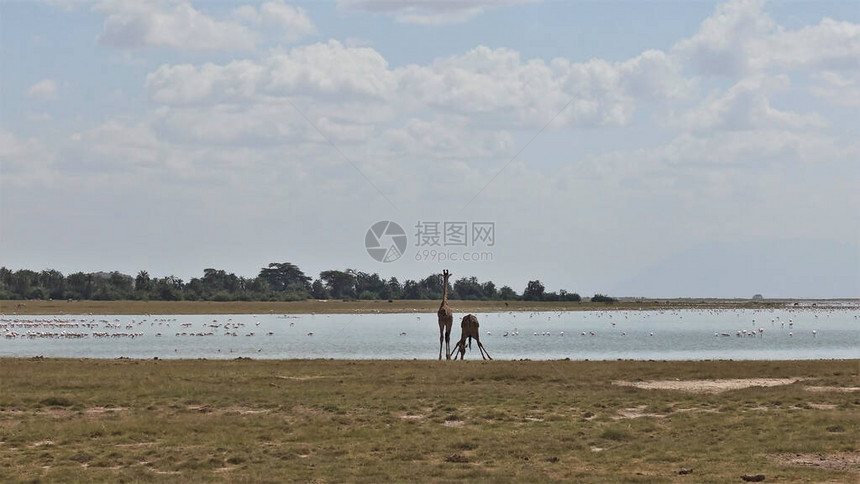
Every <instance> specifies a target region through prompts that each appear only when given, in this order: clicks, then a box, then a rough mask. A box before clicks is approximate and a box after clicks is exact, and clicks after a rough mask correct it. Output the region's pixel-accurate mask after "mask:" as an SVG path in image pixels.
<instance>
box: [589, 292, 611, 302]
mask: <svg viewBox="0 0 860 484" xmlns="http://www.w3.org/2000/svg"><path fill="white" fill-rule="evenodd" d="M615 301H617V299H615V298H614V297H609V296H606V295H603V294H595V295H594V296H592V297H591V302H602V303H606V304H612V303H614V302H615Z"/></svg>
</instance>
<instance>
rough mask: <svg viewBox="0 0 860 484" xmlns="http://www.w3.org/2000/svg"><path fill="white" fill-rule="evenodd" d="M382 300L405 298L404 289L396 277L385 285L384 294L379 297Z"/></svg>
mask: <svg viewBox="0 0 860 484" xmlns="http://www.w3.org/2000/svg"><path fill="white" fill-rule="evenodd" d="M379 296H380V297H381V298H382V299H400V298H402V297H403V287H402V286H401V285H400V281H398V280H397V278H396V277H392V278H391V279H389V280H388V281H386V283H385V287H383V288H382V293H380V295H379Z"/></svg>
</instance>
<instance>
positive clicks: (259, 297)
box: [0, 262, 614, 302]
mask: <svg viewBox="0 0 860 484" xmlns="http://www.w3.org/2000/svg"><path fill="white" fill-rule="evenodd" d="M448 297H449V298H450V299H461V300H478V301H508V300H526V301H571V302H578V301H580V300H581V299H582V298H581V297H580V296H579V294H577V293H575V292H568V291H566V290H564V289H562V290H560V291H558V292H547V291H546V289H545V287H544V285H543V284H542V283H541V282H540V281H538V280H534V281H529V283H528V285H527V286H526V287H525V289H524V290H523V292H522V294H518V293H517V292H516V291H515V290H514V289H512V288H511V287H509V286H502V287H500V288H497V287H496V284H494V283H493V282H492V281H486V282H481V281H479V280H478V279H477V278H476V277H474V276H471V277H463V278H460V279H457V280H456V281H454V283H453V284H452V285H451V284H449V287H448ZM601 297H604V298H605V297H606V296H601ZM441 298H442V279H441V277H439V274H430V275H429V276H427V277H425V278H424V279H420V280H412V279H407V280H405V281H403V282H400V281H399V280H397V278H396V277H391V278H388V279H385V278H382V277H380V275H379V274H377V273H373V274H369V273H366V272H361V271H357V270H354V269H347V270H344V271H340V270H327V271H323V272H321V273H320V275H319V277H318V278H316V279H313V278H312V277H309V276H307V275H306V274H305V273H304V272H303V271H302V270H301V269H299V268H298V267H297V266H296V265H294V264H291V263H289V262H283V263H276V262H273V263H271V264H269V265H268V266H267V267H264V268H262V269H260V273H259V275H257V277H254V278H246V277H240V276H237V275H235V274H232V273H227V272H226V271H223V270H219V269H211V268H210V269H204V270H203V276H202V277H194V278H192V279H191V280H190V281H187V282H186V281H183V280H182V279H180V278H178V277H175V276H167V277H161V278H158V277H151V276H150V275H149V273H148V272H146V271H140V272H138V273H137V276H135V277H132V276H130V275H128V274H122V273H120V272H93V273H84V272H76V273H74V274H69V275H63V273H61V272H59V271H56V270H53V269H46V270H43V271H41V272H36V271H32V270H28V269H21V270H18V271H12V270H9V269H7V268H6V267H0V299H78V300H81V299H83V300H102V301H108V300H153V301H301V300H305V299H346V300H349V299H364V300H372V299H383V300H388V299H391V300H394V299H441ZM608 299H612V298H608ZM592 300H593V299H592ZM613 301H614V299H613Z"/></svg>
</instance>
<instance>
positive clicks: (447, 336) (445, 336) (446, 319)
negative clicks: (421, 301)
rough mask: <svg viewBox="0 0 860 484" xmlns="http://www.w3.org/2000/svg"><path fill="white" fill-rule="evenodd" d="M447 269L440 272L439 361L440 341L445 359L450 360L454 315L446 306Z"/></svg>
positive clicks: (440, 354) (440, 356)
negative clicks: (443, 347) (443, 345)
mask: <svg viewBox="0 0 860 484" xmlns="http://www.w3.org/2000/svg"><path fill="white" fill-rule="evenodd" d="M450 276H451V273H450V272H448V269H445V270H444V271H442V304H440V305H439V311H436V314H437V315H438V316H439V359H440V360H441V359H442V340H445V358H446V359H448V360H450V359H451V326H452V325H453V324H454V313H453V312H452V311H451V307H450V306H448V278H449V277H450Z"/></svg>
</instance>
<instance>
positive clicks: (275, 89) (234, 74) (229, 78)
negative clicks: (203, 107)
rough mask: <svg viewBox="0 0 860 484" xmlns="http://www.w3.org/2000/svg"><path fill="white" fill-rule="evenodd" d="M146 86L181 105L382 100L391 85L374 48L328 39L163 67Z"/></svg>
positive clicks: (160, 97) (389, 74) (167, 101)
mask: <svg viewBox="0 0 860 484" xmlns="http://www.w3.org/2000/svg"><path fill="white" fill-rule="evenodd" d="M146 87H147V91H148V92H149V94H150V96H151V97H152V98H153V99H154V100H156V101H157V102H160V103H164V104H187V103H196V102H202V101H206V102H221V101H223V100H242V99H244V100H247V99H249V98H252V97H256V98H257V99H258V100H259V99H260V98H261V97H264V96H295V95H315V96H323V97H325V96H369V97H375V98H386V97H387V96H389V94H390V93H391V92H393V91H394V89H395V88H396V84H395V79H394V76H393V74H392V72H391V71H390V70H388V65H387V62H386V61H385V59H384V58H383V57H382V56H381V55H380V54H379V53H378V52H376V51H375V50H373V49H371V48H366V47H353V48H348V47H344V46H343V44H341V43H340V42H338V41H336V40H330V41H329V42H327V43H319V44H312V45H308V46H302V47H296V48H293V49H291V50H290V51H289V52H282V53H277V52H276V53H273V54H271V55H270V56H269V57H266V58H264V59H263V60H261V61H252V60H241V61H233V62H230V63H228V64H226V65H223V66H219V65H215V64H204V65H203V66H200V67H195V66H192V65H178V66H169V65H163V66H161V67H159V68H158V69H157V70H156V71H155V72H152V73H150V74H148V75H147V78H146Z"/></svg>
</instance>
